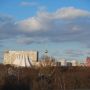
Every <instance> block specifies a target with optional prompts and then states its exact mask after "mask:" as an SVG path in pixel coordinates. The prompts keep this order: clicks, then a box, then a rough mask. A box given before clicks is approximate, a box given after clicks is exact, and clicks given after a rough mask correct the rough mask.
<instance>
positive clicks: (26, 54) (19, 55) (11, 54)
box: [4, 51, 38, 64]
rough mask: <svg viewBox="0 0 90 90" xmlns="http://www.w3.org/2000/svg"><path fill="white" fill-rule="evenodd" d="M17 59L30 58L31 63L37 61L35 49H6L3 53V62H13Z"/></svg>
mask: <svg viewBox="0 0 90 90" xmlns="http://www.w3.org/2000/svg"><path fill="white" fill-rule="evenodd" d="M15 60H17V61H20V60H21V61H26V60H30V62H31V63H34V62H37V61H38V52H37V51H6V52H5V53H4V64H14V62H15Z"/></svg>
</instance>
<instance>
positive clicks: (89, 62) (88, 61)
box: [86, 57, 90, 67]
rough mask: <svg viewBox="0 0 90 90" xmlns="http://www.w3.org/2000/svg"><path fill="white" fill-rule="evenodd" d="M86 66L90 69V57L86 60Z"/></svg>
mask: <svg viewBox="0 0 90 90" xmlns="http://www.w3.org/2000/svg"><path fill="white" fill-rule="evenodd" d="M86 66H89V67H90V57H87V58H86Z"/></svg>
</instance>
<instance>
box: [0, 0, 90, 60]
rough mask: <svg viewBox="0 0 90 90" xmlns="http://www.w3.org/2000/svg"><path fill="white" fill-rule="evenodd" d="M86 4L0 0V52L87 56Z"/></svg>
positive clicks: (89, 3) (89, 22)
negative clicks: (30, 51) (36, 52)
mask: <svg viewBox="0 0 90 90" xmlns="http://www.w3.org/2000/svg"><path fill="white" fill-rule="evenodd" d="M89 7H90V0H51V1H50V0H0V51H1V53H0V54H1V55H0V56H1V57H3V55H2V54H3V51H5V50H38V51H39V52H40V55H42V54H43V53H44V51H45V50H46V49H47V50H48V51H49V54H50V55H52V56H54V57H56V58H66V59H68V60H72V59H76V60H78V61H82V60H84V59H85V58H86V57H87V56H90V42H89V41H90V8H89Z"/></svg>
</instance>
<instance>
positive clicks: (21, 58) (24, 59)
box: [13, 54, 32, 67]
mask: <svg viewBox="0 0 90 90" xmlns="http://www.w3.org/2000/svg"><path fill="white" fill-rule="evenodd" d="M31 61H32V60H31V59H30V57H29V56H28V55H24V54H18V55H16V59H15V60H14V62H13V65H15V66H17V67H32V64H31Z"/></svg>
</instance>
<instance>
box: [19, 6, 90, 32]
mask: <svg viewBox="0 0 90 90" xmlns="http://www.w3.org/2000/svg"><path fill="white" fill-rule="evenodd" d="M82 17H83V18H84V17H90V12H88V11H85V10H80V9H76V8H74V7H68V8H61V9H58V10H57V11H56V12H53V13H48V12H38V13H37V15H36V16H33V17H30V18H28V19H25V20H22V21H21V22H20V23H19V24H20V25H21V27H22V28H23V29H24V30H25V31H30V32H31V31H40V30H41V31H42V30H44V31H46V30H50V29H53V27H54V28H58V27H59V26H58V24H60V22H61V23H63V22H65V21H64V20H67V19H68V21H70V20H73V19H77V18H82ZM77 29H80V28H77V27H73V30H77Z"/></svg>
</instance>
